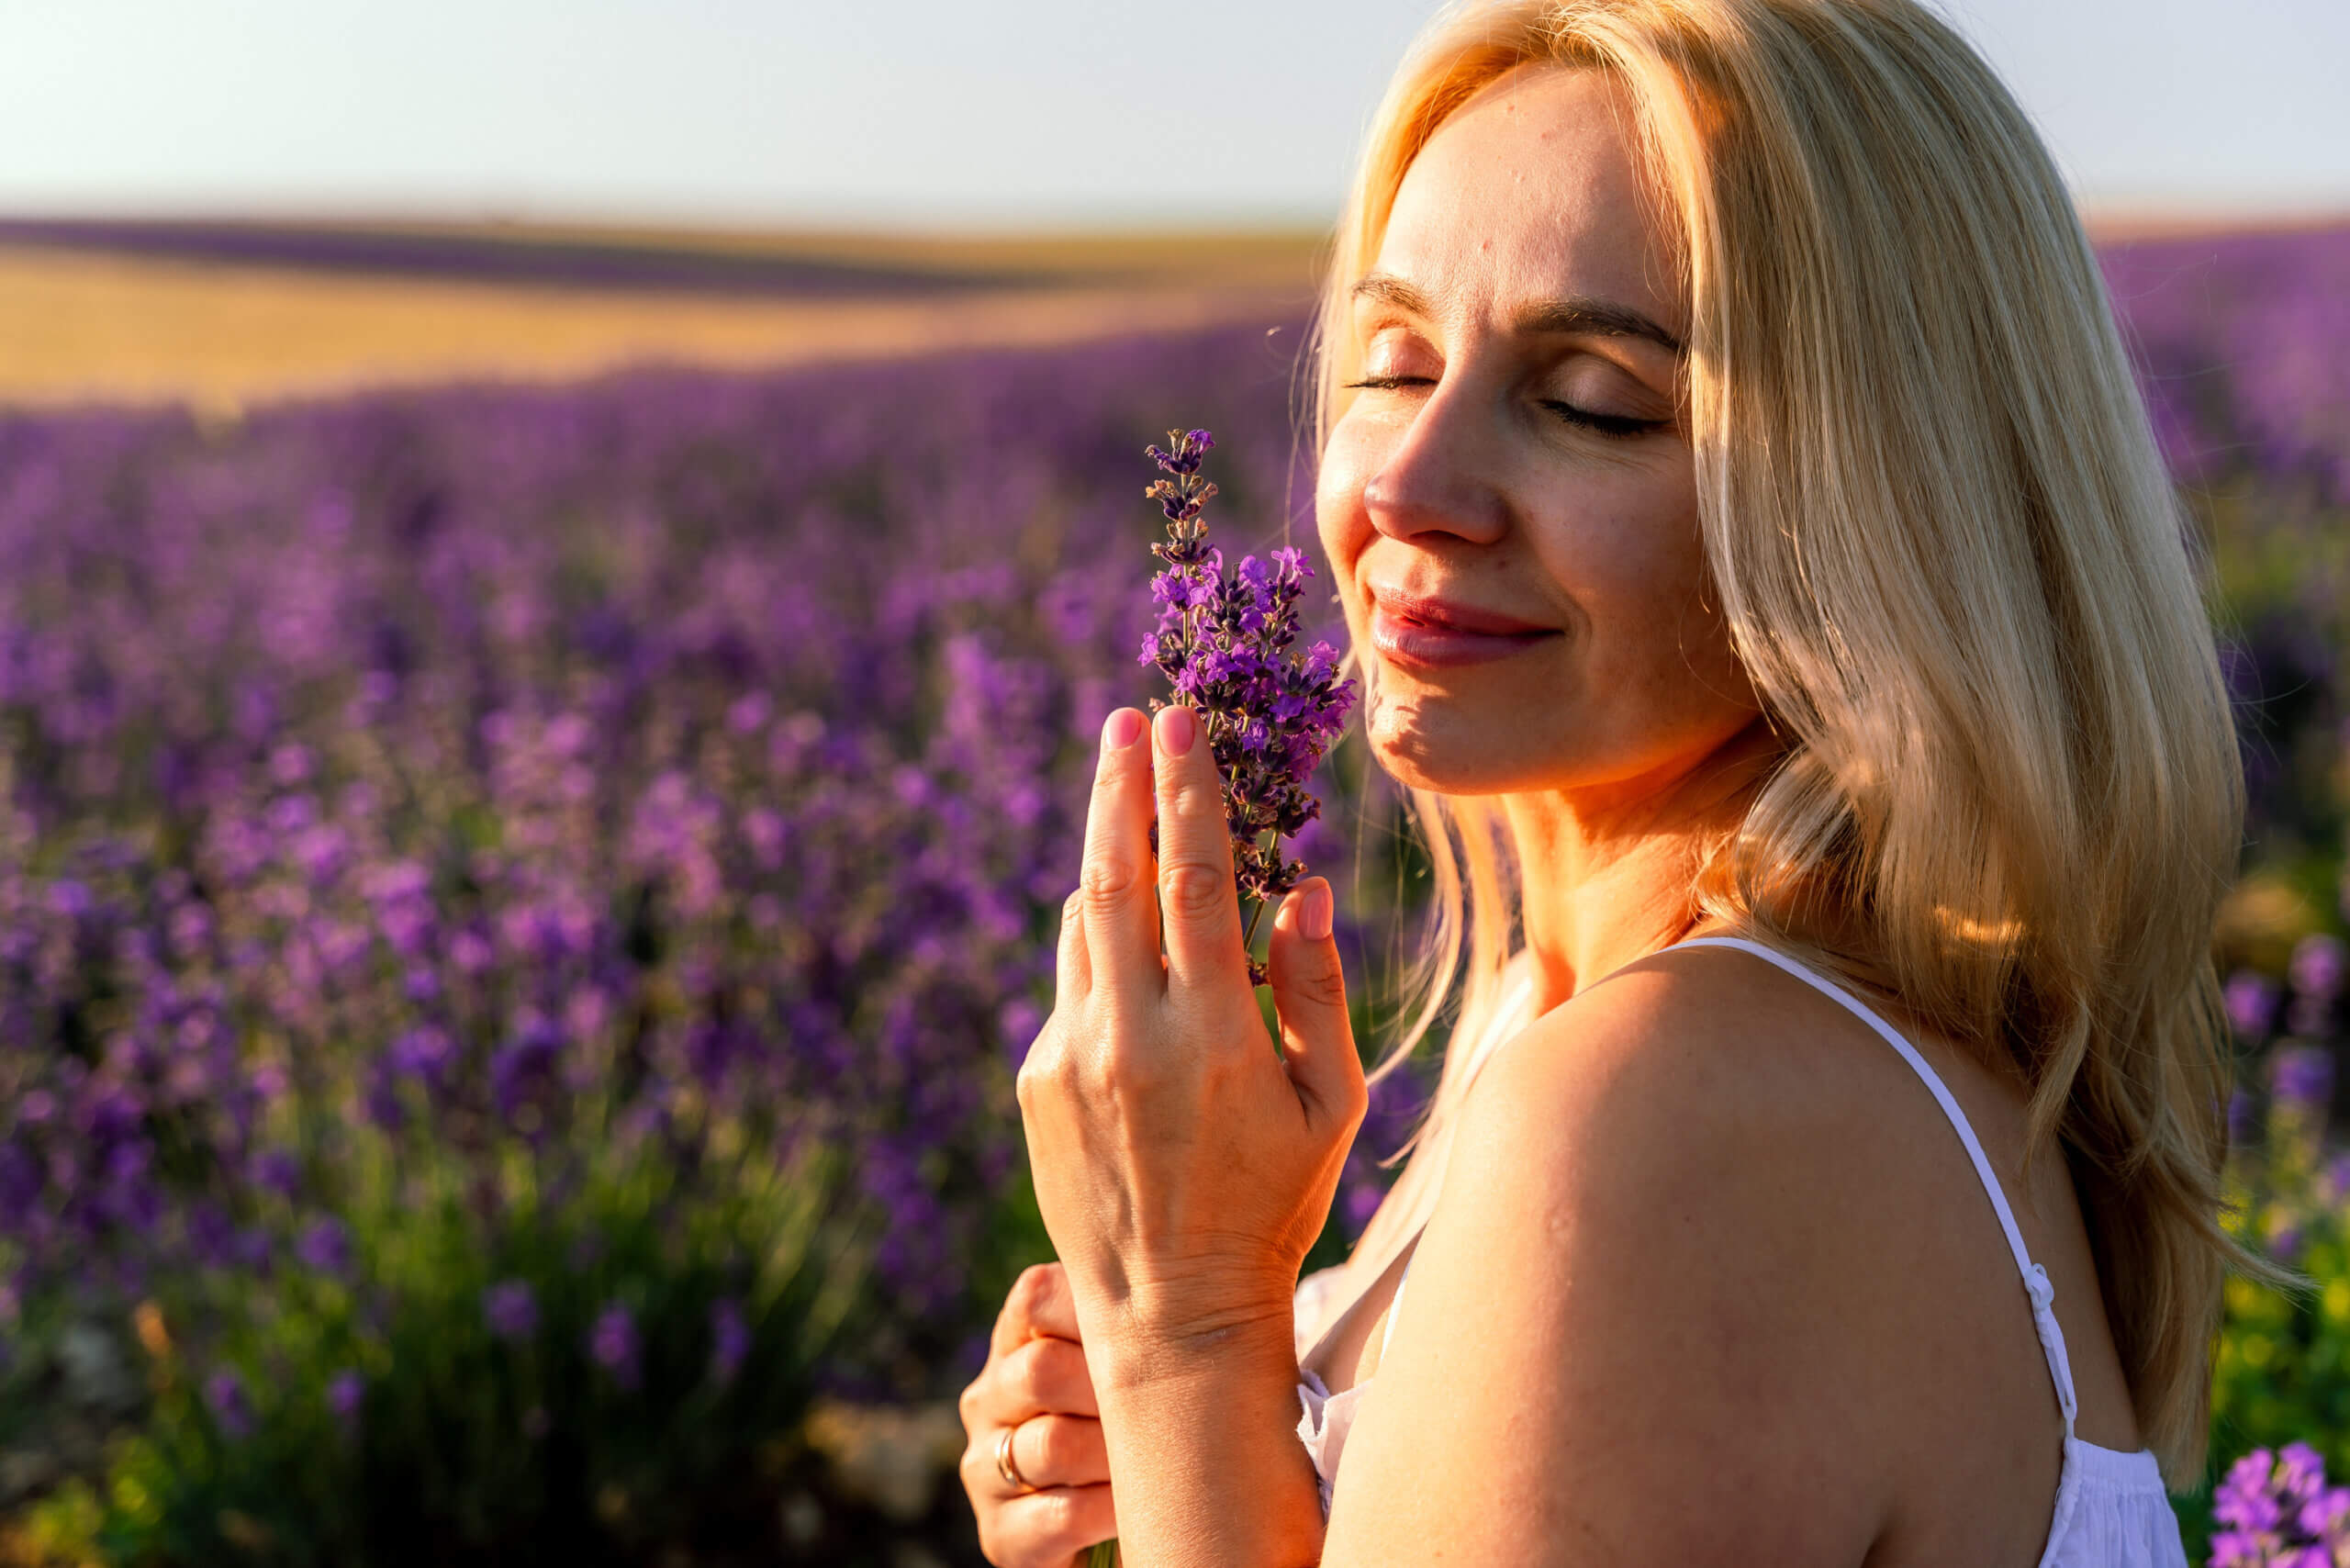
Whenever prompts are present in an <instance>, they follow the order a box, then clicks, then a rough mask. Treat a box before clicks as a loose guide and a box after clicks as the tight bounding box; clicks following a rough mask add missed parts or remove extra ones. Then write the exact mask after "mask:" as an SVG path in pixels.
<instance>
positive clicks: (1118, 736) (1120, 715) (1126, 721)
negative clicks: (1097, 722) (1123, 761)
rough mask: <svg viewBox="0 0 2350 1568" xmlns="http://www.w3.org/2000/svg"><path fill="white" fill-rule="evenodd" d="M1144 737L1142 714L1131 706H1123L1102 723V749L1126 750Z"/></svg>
mask: <svg viewBox="0 0 2350 1568" xmlns="http://www.w3.org/2000/svg"><path fill="white" fill-rule="evenodd" d="M1140 739H1142V715H1141V714H1140V713H1137V712H1136V711H1134V710H1133V709H1131V708H1121V709H1119V710H1118V711H1116V712H1114V713H1113V714H1111V715H1110V717H1109V719H1108V720H1107V721H1106V722H1103V724H1102V750H1104V751H1124V750H1125V748H1126V747H1128V746H1130V745H1134V744H1135V742H1136V741H1138V740H1140Z"/></svg>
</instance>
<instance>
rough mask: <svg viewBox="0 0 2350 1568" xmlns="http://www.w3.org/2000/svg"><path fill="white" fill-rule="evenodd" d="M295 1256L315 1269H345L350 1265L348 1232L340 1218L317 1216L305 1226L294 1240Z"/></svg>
mask: <svg viewBox="0 0 2350 1568" xmlns="http://www.w3.org/2000/svg"><path fill="white" fill-rule="evenodd" d="M294 1256H295V1257H297V1258H298V1259H300V1260H302V1266H303V1267H304V1268H306V1269H308V1270H310V1271H313V1272H315V1273H320V1274H342V1273H347V1272H349V1271H350V1269H351V1233H350V1232H349V1231H347V1230H345V1229H344V1228H343V1226H342V1222H341V1221H340V1220H337V1219H332V1218H328V1219H321V1220H318V1221H316V1222H314V1223H313V1224H311V1225H310V1226H308V1227H306V1228H305V1229H304V1230H303V1232H302V1234H301V1237H300V1238H298V1239H297V1241H296V1242H295V1243H294Z"/></svg>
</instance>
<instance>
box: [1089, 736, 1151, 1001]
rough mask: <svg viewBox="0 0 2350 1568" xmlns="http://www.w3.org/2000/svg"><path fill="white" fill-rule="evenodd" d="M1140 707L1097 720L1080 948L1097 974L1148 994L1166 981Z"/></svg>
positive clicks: (1097, 977) (1147, 762) (1146, 751)
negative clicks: (1098, 738)
mask: <svg viewBox="0 0 2350 1568" xmlns="http://www.w3.org/2000/svg"><path fill="white" fill-rule="evenodd" d="M1147 728H1148V725H1147V722H1145V721H1144V719H1143V716H1142V714H1141V712H1140V711H1138V710H1136V709H1133V708H1121V709H1119V710H1118V711H1115V712H1113V713H1112V714H1111V715H1110V717H1109V718H1108V719H1107V720H1105V721H1103V722H1102V753H1101V756H1100V758H1099V760H1098V761H1097V763H1096V764H1095V767H1094V773H1093V801H1092V803H1091V805H1090V806H1089V807H1087V809H1086V814H1085V871H1084V876H1083V878H1082V879H1081V886H1080V891H1081V892H1082V893H1083V894H1084V896H1085V950H1086V955H1087V958H1088V959H1089V961H1090V962H1091V965H1092V970H1091V972H1092V974H1093V977H1094V979H1095V980H1097V981H1101V982H1105V983H1108V984H1112V985H1116V986H1121V987H1127V988H1132V990H1133V991H1142V990H1143V988H1145V987H1148V988H1149V989H1150V991H1151V993H1152V994H1156V992H1157V991H1158V989H1159V988H1161V987H1163V986H1164V985H1165V984H1166V974H1167V971H1166V969H1165V968H1164V967H1163V966H1162V965H1161V964H1160V962H1159V958H1158V899H1157V897H1156V894H1155V890H1154V888H1153V885H1152V877H1153V873H1154V871H1155V867H1154V866H1153V864H1152V859H1151V853H1150V809H1151V808H1150V772H1151V768H1150V748H1149V747H1148V746H1147V745H1143V744H1142V737H1143V732H1144V731H1145V730H1146V729H1147Z"/></svg>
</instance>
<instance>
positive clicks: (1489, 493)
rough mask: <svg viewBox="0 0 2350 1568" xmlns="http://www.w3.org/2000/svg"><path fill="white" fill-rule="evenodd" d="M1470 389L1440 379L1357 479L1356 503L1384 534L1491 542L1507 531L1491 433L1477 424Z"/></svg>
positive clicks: (1420, 539) (1425, 539) (1506, 513)
mask: <svg viewBox="0 0 2350 1568" xmlns="http://www.w3.org/2000/svg"><path fill="white" fill-rule="evenodd" d="M1469 390H1470V389H1469V388H1468V387H1465V386H1460V384H1458V383H1453V384H1450V385H1447V384H1443V383H1439V384H1438V386H1437V387H1436V389H1435V390H1434V391H1433V392H1431V393H1430V394H1429V396H1428V398H1427V401H1425V402H1423V403H1422V404H1421V405H1420V407H1419V409H1418V411H1417V412H1416V413H1415V414H1414V415H1413V417H1412V421H1411V423H1410V424H1408V425H1406V426H1405V427H1404V431H1403V435H1402V438H1401V439H1400V440H1399V441H1398V442H1396V444H1395V445H1394V447H1393V449H1391V450H1390V451H1389V452H1388V454H1387V455H1386V457H1385V460H1384V461H1382V463H1381V464H1380V465H1379V467H1378V469H1377V470H1376V471H1375V472H1374V473H1373V474H1372V475H1371V478H1370V480H1369V481H1368V482H1366V483H1365V484H1364V486H1363V490H1362V500H1363V510H1365V511H1366V512H1368V513H1369V514H1370V517H1371V526H1372V527H1373V528H1376V529H1377V530H1378V531H1379V532H1381V533H1383V534H1385V535H1386V536H1387V537H1388V538H1390V539H1410V540H1416V541H1418V542H1420V543H1433V542H1434V539H1433V537H1432V536H1435V535H1439V534H1449V535H1451V536H1452V537H1454V538H1456V539H1460V540H1462V541H1464V542H1466V543H1473V544H1491V543H1494V541H1496V540H1498V539H1500V538H1501V536H1502V535H1503V533H1504V532H1506V531H1507V529H1508V526H1509V509H1508V506H1507V503H1506V502H1505V500H1504V498H1503V496H1502V491H1501V487H1500V486H1499V485H1498V484H1497V483H1496V476H1495V474H1494V466H1495V465H1494V463H1493V462H1492V461H1491V455H1492V454H1491V453H1490V450H1489V449H1490V446H1491V442H1492V438H1491V434H1490V432H1488V431H1485V430H1483V428H1482V427H1481V424H1480V421H1479V420H1478V418H1477V414H1476V409H1475V408H1474V406H1473V404H1472V402H1471V400H1470V398H1468V397H1467V396H1465V394H1467V393H1468V392H1469Z"/></svg>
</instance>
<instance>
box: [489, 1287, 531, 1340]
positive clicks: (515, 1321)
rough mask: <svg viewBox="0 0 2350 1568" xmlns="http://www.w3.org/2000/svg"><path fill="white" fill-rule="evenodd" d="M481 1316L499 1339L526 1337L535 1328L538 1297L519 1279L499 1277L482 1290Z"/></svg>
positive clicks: (529, 1335)
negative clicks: (496, 1281)
mask: <svg viewBox="0 0 2350 1568" xmlns="http://www.w3.org/2000/svg"><path fill="white" fill-rule="evenodd" d="M481 1315H482V1316H483V1317H484V1318H486V1319H487V1320H488V1323H489V1331H490V1332H491V1333H492V1334H494V1335H496V1336H497V1337H498V1338H500V1339H527V1338H530V1337H531V1336H532V1335H533V1334H535V1333H537V1332H538V1331H539V1298H538V1297H537V1295H535V1294H532V1290H531V1287H530V1285H529V1284H528V1283H526V1282H523V1281H521V1280H500V1281H499V1282H498V1283H496V1284H494V1285H492V1286H490V1287H489V1289H487V1290H486V1291H484V1292H482V1296H481Z"/></svg>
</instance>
